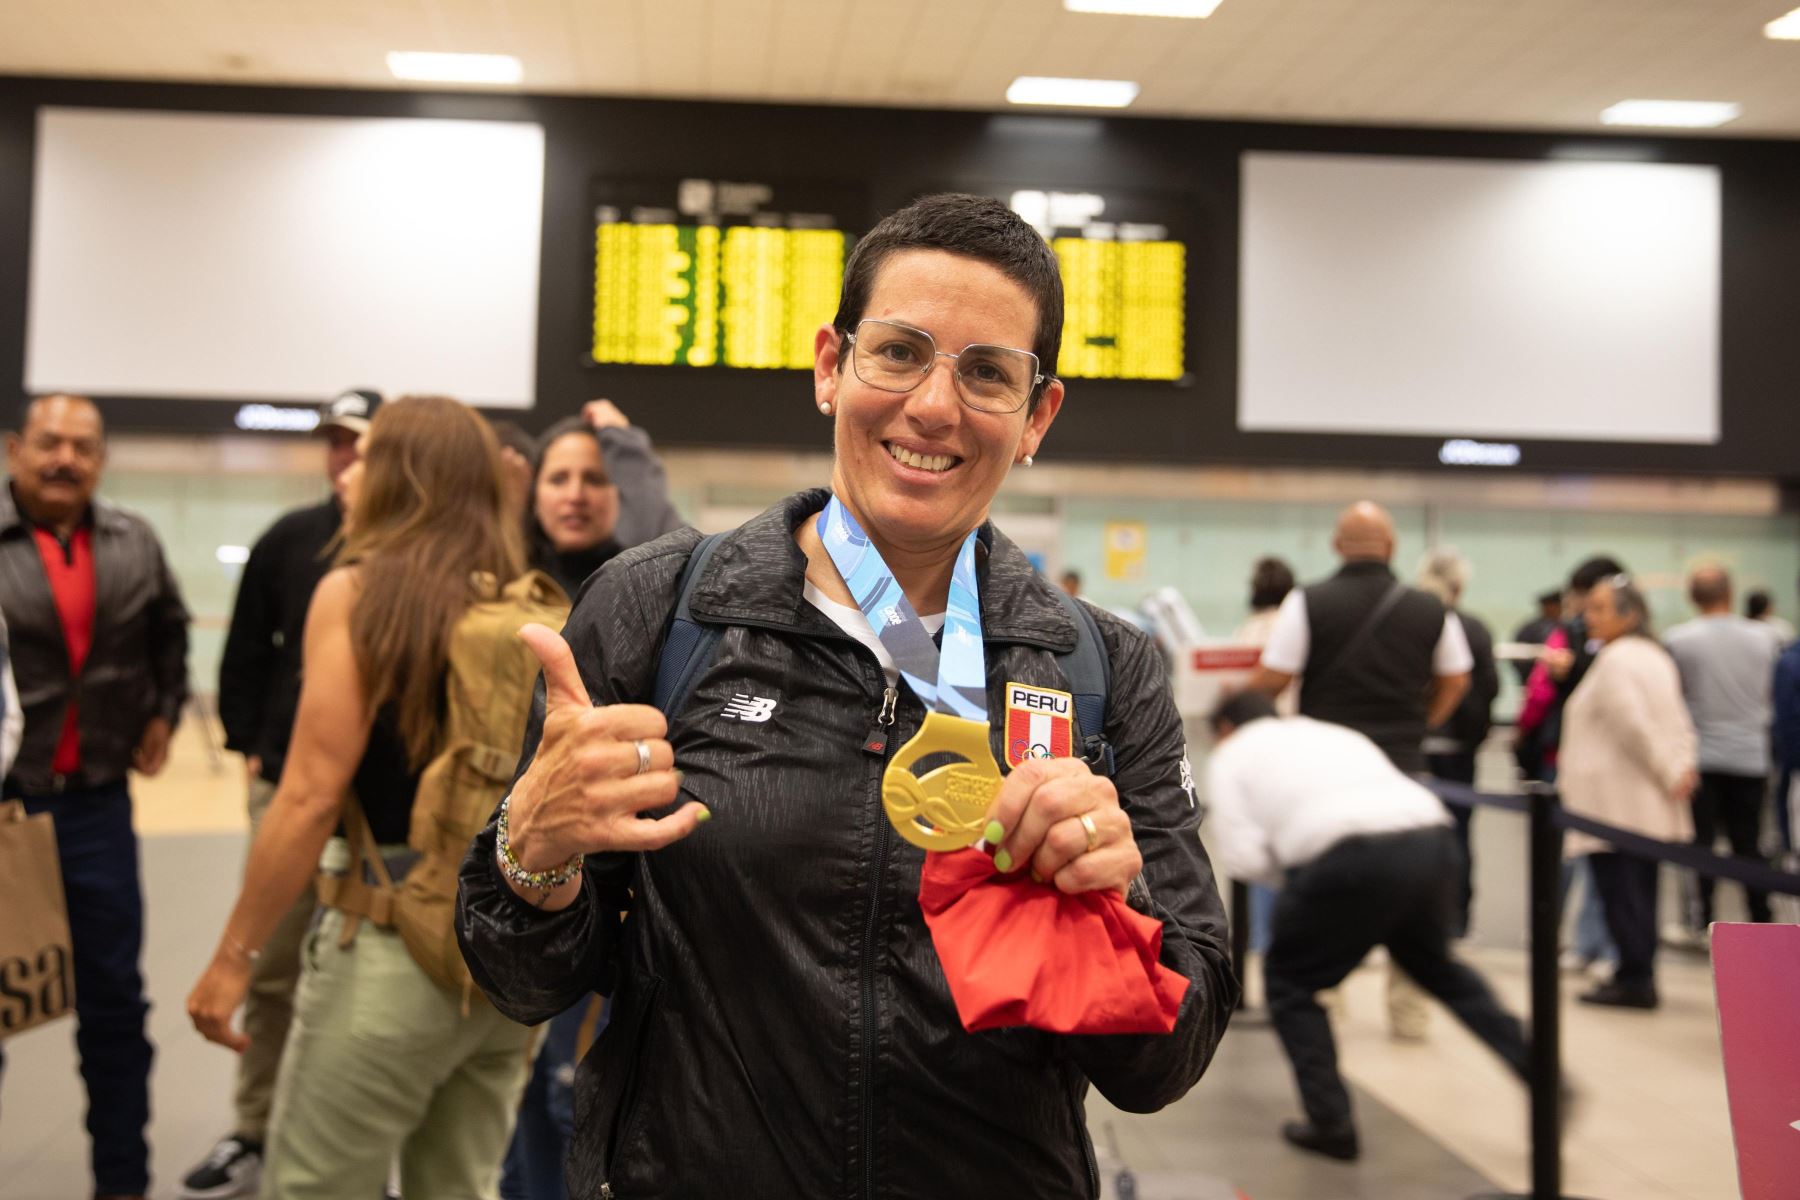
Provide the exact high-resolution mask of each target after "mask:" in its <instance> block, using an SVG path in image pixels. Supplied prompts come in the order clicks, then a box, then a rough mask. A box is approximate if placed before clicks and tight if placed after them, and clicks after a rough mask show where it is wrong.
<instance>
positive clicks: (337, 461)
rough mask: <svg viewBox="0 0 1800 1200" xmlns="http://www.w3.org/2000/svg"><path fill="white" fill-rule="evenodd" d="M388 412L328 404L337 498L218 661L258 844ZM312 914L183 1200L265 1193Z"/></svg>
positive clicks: (292, 946)
mask: <svg viewBox="0 0 1800 1200" xmlns="http://www.w3.org/2000/svg"><path fill="white" fill-rule="evenodd" d="M380 405H381V394H380V393H379V392H375V391H371V390H368V389H365V388H356V389H352V390H350V391H346V392H342V393H340V394H338V395H337V396H334V397H333V398H332V399H330V400H328V401H326V402H325V403H324V404H322V405H320V406H319V424H318V427H317V429H316V431H315V432H316V433H317V434H318V436H320V437H322V438H324V439H325V443H326V449H325V474H326V476H327V477H328V478H329V479H330V480H331V487H332V496H331V498H330V499H328V500H326V501H324V502H323V503H321V504H315V505H311V506H309V507H306V508H299V509H295V510H294V511H293V512H290V513H286V514H284V515H283V516H282V517H281V518H280V519H279V520H277V521H276V522H275V524H273V525H271V526H270V527H269V529H268V531H267V532H266V533H264V534H263V535H262V537H260V538H258V539H257V542H256V545H255V546H254V547H252V548H251V550H250V558H249V560H248V561H247V562H246V563H245V564H244V574H243V576H242V578H240V579H239V580H238V593H237V603H236V605H235V606H234V607H233V609H232V613H231V629H230V632H229V633H227V634H226V638H225V654H224V657H223V658H222V659H221V660H220V662H219V718H220V720H221V721H222V722H223V723H224V725H225V748H226V749H228V750H236V751H237V752H238V753H240V754H242V755H243V756H244V768H245V777H246V782H247V784H248V788H249V803H248V807H249V810H250V836H251V840H252V841H254V840H255V838H256V827H257V826H258V825H259V824H260V823H261V821H262V816H263V813H265V812H266V811H267V810H268V807H269V801H270V800H271V799H272V798H273V797H274V795H275V784H276V781H277V780H279V779H280V778H281V764H282V761H283V759H284V758H285V757H286V756H287V748H288V735H289V733H290V731H291V730H292V728H293V724H294V709H295V706H296V705H297V704H298V702H299V698H300V646H301V637H302V634H303V633H304V631H305V628H306V608H307V605H308V604H309V603H311V601H312V594H313V589H314V588H316V587H317V586H318V584H319V580H321V579H323V578H324V577H325V573H326V571H327V570H329V569H330V567H331V557H330V554H329V547H330V546H331V544H332V541H333V539H334V538H336V537H337V533H338V530H339V528H340V527H341V526H342V525H343V521H344V512H343V492H342V487H341V481H342V479H343V477H344V472H345V471H346V470H347V469H348V468H349V467H350V465H351V464H352V463H354V462H356V460H357V457H358V451H357V439H358V438H360V437H361V436H362V435H363V434H365V433H367V432H368V430H369V421H370V419H371V418H372V417H374V415H375V410H376V409H377V408H378V407H380ZM313 905H314V899H313V893H312V889H311V888H310V887H308V888H307V890H306V892H305V894H304V895H302V896H301V897H300V900H299V901H298V902H297V903H296V904H295V905H294V907H293V909H291V910H290V911H289V912H288V914H287V915H286V916H285V917H283V918H282V921H281V924H280V925H279V926H278V927H277V928H276V931H275V934H274V936H272V937H271V938H270V939H269V941H268V943H267V944H266V945H264V946H263V949H262V953H261V955H260V956H259V958H258V959H257V963H256V968H255V971H254V973H253V974H252V976H251V981H250V995H249V997H248V999H247V1000H246V1002H245V1005H244V1032H245V1033H247V1034H249V1036H250V1048H249V1049H248V1050H246V1051H245V1052H244V1054H243V1056H242V1057H241V1058H240V1059H239V1060H238V1079H237V1094H236V1097H235V1100H234V1104H235V1107H236V1110H237V1126H236V1128H235V1129H234V1130H233V1131H232V1132H231V1133H230V1134H229V1135H228V1136H226V1137H225V1138H224V1139H222V1140H221V1141H220V1142H219V1144H218V1145H217V1146H215V1147H214V1148H213V1150H212V1152H211V1153H210V1154H209V1155H208V1156H207V1157H206V1159H205V1160H204V1161H202V1162H201V1163H199V1164H198V1165H196V1166H195V1167H194V1169H193V1170H191V1171H189V1172H188V1174H187V1176H186V1178H184V1179H183V1180H182V1184H181V1193H180V1194H181V1195H182V1196H183V1197H184V1198H185V1200H216V1198H220V1197H228V1196H254V1195H255V1194H256V1191H257V1181H258V1178H259V1176H260V1175H261V1172H262V1147H263V1137H264V1134H265V1133H266V1131H267V1128H268V1123H269V1106H270V1102H271V1099H272V1097H273V1095H274V1090H275V1073H276V1070H277V1068H278V1067H279V1066H280V1064H281V1048H282V1045H283V1044H284V1043H285V1042H286V1041H287V1031H288V1023H289V1022H290V1020H291V1019H292V1017H293V1012H294V1004H293V997H294V986H295V983H296V982H297V981H298V979H299V977H300V944H301V940H302V938H303V937H304V936H305V933H306V928H307V925H308V923H309V922H310V921H311V919H312V912H313Z"/></svg>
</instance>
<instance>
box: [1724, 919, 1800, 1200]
mask: <svg viewBox="0 0 1800 1200" xmlns="http://www.w3.org/2000/svg"><path fill="white" fill-rule="evenodd" d="M1712 960H1713V987H1714V989H1715V990H1716V991H1717V993H1718V998H1719V1040H1720V1042H1721V1043H1722V1045H1723V1049H1724V1053H1725V1093H1726V1096H1727V1098H1728V1099H1729V1101H1730V1104H1731V1135H1732V1139H1733V1140H1734V1141H1735V1142H1736V1143H1737V1159H1738V1188H1739V1191H1740V1192H1741V1193H1742V1195H1743V1198H1744V1200H1792V1197H1793V1196H1794V1195H1795V1191H1794V1164H1795V1163H1800V1039H1796V1037H1795V1032H1794V1015H1795V1014H1796V1013H1800V925H1744V924H1726V923H1724V922H1721V923H1719V924H1716V925H1714V926H1713V927H1712Z"/></svg>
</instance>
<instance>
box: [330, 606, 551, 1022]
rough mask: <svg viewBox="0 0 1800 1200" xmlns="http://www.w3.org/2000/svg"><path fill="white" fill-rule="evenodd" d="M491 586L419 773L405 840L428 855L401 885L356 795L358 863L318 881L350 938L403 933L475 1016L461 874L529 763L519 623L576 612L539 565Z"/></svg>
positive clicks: (466, 633)
mask: <svg viewBox="0 0 1800 1200" xmlns="http://www.w3.org/2000/svg"><path fill="white" fill-rule="evenodd" d="M486 591H487V594H488V595H489V596H490V597H491V598H490V599H485V600H482V601H479V602H477V603H475V604H473V605H471V606H470V608H469V610H468V611H467V612H466V613H464V614H463V615H462V617H461V618H460V619H459V620H458V621H457V622H456V626H455V628H454V629H453V630H451V633H450V647H449V655H448V664H447V670H446V674H445V680H444V699H445V704H444V729H443V743H442V745H443V749H442V750H440V751H439V752H438V754H437V756H436V757H435V758H433V759H432V760H431V762H430V763H428V764H427V765H426V767H425V770H424V772H423V773H422V774H421V775H420V776H419V791H418V795H417V796H416V797H415V798H414V800H413V807H412V825H411V828H410V830H409V832H408V835H407V839H406V844H407V845H408V846H409V847H411V848H412V849H413V850H414V851H416V852H417V853H418V856H419V857H418V859H417V861H415V862H414V863H413V865H412V867H411V869H409V870H408V871H407V872H406V875H405V877H404V878H403V879H401V880H400V882H399V883H397V884H396V883H395V882H394V880H393V878H392V876H391V875H390V874H389V873H388V869H387V864H386V863H384V862H383V861H382V858H381V853H380V849H379V847H378V846H377V844H376V842H375V835H374V833H373V832H372V831H371V830H370V828H369V821H368V818H367V816H366V815H365V814H364V812H363V808H362V805H361V804H360V803H358V801H357V799H356V796H355V795H354V793H352V794H349V795H347V796H346V797H345V803H344V832H345V834H346V837H347V840H348V841H349V843H350V864H349V868H348V870H346V872H345V873H344V874H343V875H341V876H340V875H332V874H321V875H320V876H319V880H318V883H319V902H320V903H321V904H324V905H326V906H327V907H330V908H336V909H339V910H341V911H342V912H344V913H345V914H346V915H347V916H348V918H349V919H348V920H347V921H346V922H345V924H344V934H343V943H344V944H345V945H348V944H349V942H350V940H351V939H352V938H354V937H355V935H356V929H357V925H358V923H359V922H360V921H363V920H367V921H370V922H373V923H374V924H375V925H377V926H380V927H381V928H383V929H393V930H396V931H398V932H399V934H400V937H401V938H402V939H403V940H404V941H405V942H406V948H407V950H408V951H409V952H410V953H411V954H412V956H413V960H414V961H415V962H417V963H418V964H419V967H420V969H422V970H423V971H424V972H425V973H426V974H427V975H429V976H430V977H431V978H432V979H433V980H434V981H436V982H437V983H438V984H439V985H440V986H442V987H444V988H446V989H448V990H449V991H451V992H454V993H456V994H458V995H459V996H461V998H462V1005H463V1012H464V1013H465V1014H466V1013H468V1012H469V1011H470V1005H471V1003H472V1002H473V1000H474V997H475V995H476V988H475V983H474V980H473V979H471V978H470V976H469V968H468V966H467V965H466V964H465V963H464V962H463V957H462V950H461V949H460V948H459V947H458V946H457V944H456V929H455V920H456V877H457V872H458V871H460V870H461V869H462V862H463V858H464V856H466V855H467V854H468V851H469V843H470V842H471V841H472V840H473V839H474V837H475V835H476V834H477V833H480V832H481V830H482V828H483V827H484V826H486V825H487V823H488V819H489V818H490V817H492V816H493V813H494V809H495V808H497V807H498V806H499V804H500V798H501V797H502V796H504V795H505V794H506V791H507V789H508V788H509V787H511V786H512V780H513V771H514V769H515V768H516V767H517V766H518V761H519V748H520V744H521V743H522V742H523V741H524V737H525V719H526V717H527V716H528V715H529V713H530V710H531V692H532V689H533V688H534V687H535V686H536V684H537V677H538V670H539V667H538V660H537V658H536V656H535V655H533V654H532V652H531V649H530V648H529V647H528V646H526V645H525V643H524V642H522V641H520V640H519V636H518V634H519V627H520V626H522V625H526V624H529V623H531V622H533V621H535V622H537V623H538V624H540V625H547V626H549V627H550V628H551V629H561V628H562V626H563V622H564V621H565V620H566V619H567V618H568V615H569V602H568V598H567V597H566V596H564V594H563V592H562V589H561V588H559V587H557V586H556V584H555V583H554V582H553V581H552V580H551V579H550V577H549V576H547V575H544V574H543V573H541V572H538V571H528V572H526V573H525V574H524V575H521V576H520V577H519V578H517V579H515V580H513V581H512V582H511V583H509V584H507V585H506V587H505V588H503V589H501V590H500V593H499V595H497V596H495V595H494V594H493V587H492V583H491V581H489V585H488V587H487V589H486ZM365 866H366V867H367V872H366V874H365V870H364V868H365ZM370 876H372V877H373V882H370V879H369V877H370Z"/></svg>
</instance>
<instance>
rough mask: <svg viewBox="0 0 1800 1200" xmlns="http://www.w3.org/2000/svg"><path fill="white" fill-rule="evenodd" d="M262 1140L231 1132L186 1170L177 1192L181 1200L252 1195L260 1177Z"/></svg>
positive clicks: (206, 1199)
mask: <svg viewBox="0 0 1800 1200" xmlns="http://www.w3.org/2000/svg"><path fill="white" fill-rule="evenodd" d="M262 1158H263V1148H262V1143H261V1142H253V1141H251V1140H250V1139H249V1138H247V1137H240V1136H239V1135H238V1134H235V1133H234V1134H232V1135H231V1136H230V1137H228V1138H226V1139H225V1140H224V1141H222V1142H220V1143H219V1144H218V1145H217V1146H214V1147H213V1152H212V1153H211V1154H210V1155H208V1156H207V1158H206V1161H205V1162H203V1163H201V1164H200V1165H199V1166H197V1167H195V1168H194V1169H193V1170H191V1171H189V1172H188V1173H187V1177H186V1178H185V1179H183V1180H182V1181H181V1190H180V1191H178V1192H177V1193H176V1195H178V1196H180V1197H181V1200H225V1198H226V1197H229V1196H254V1195H256V1186H257V1183H258V1182H259V1181H260V1180H261V1178H262Z"/></svg>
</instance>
